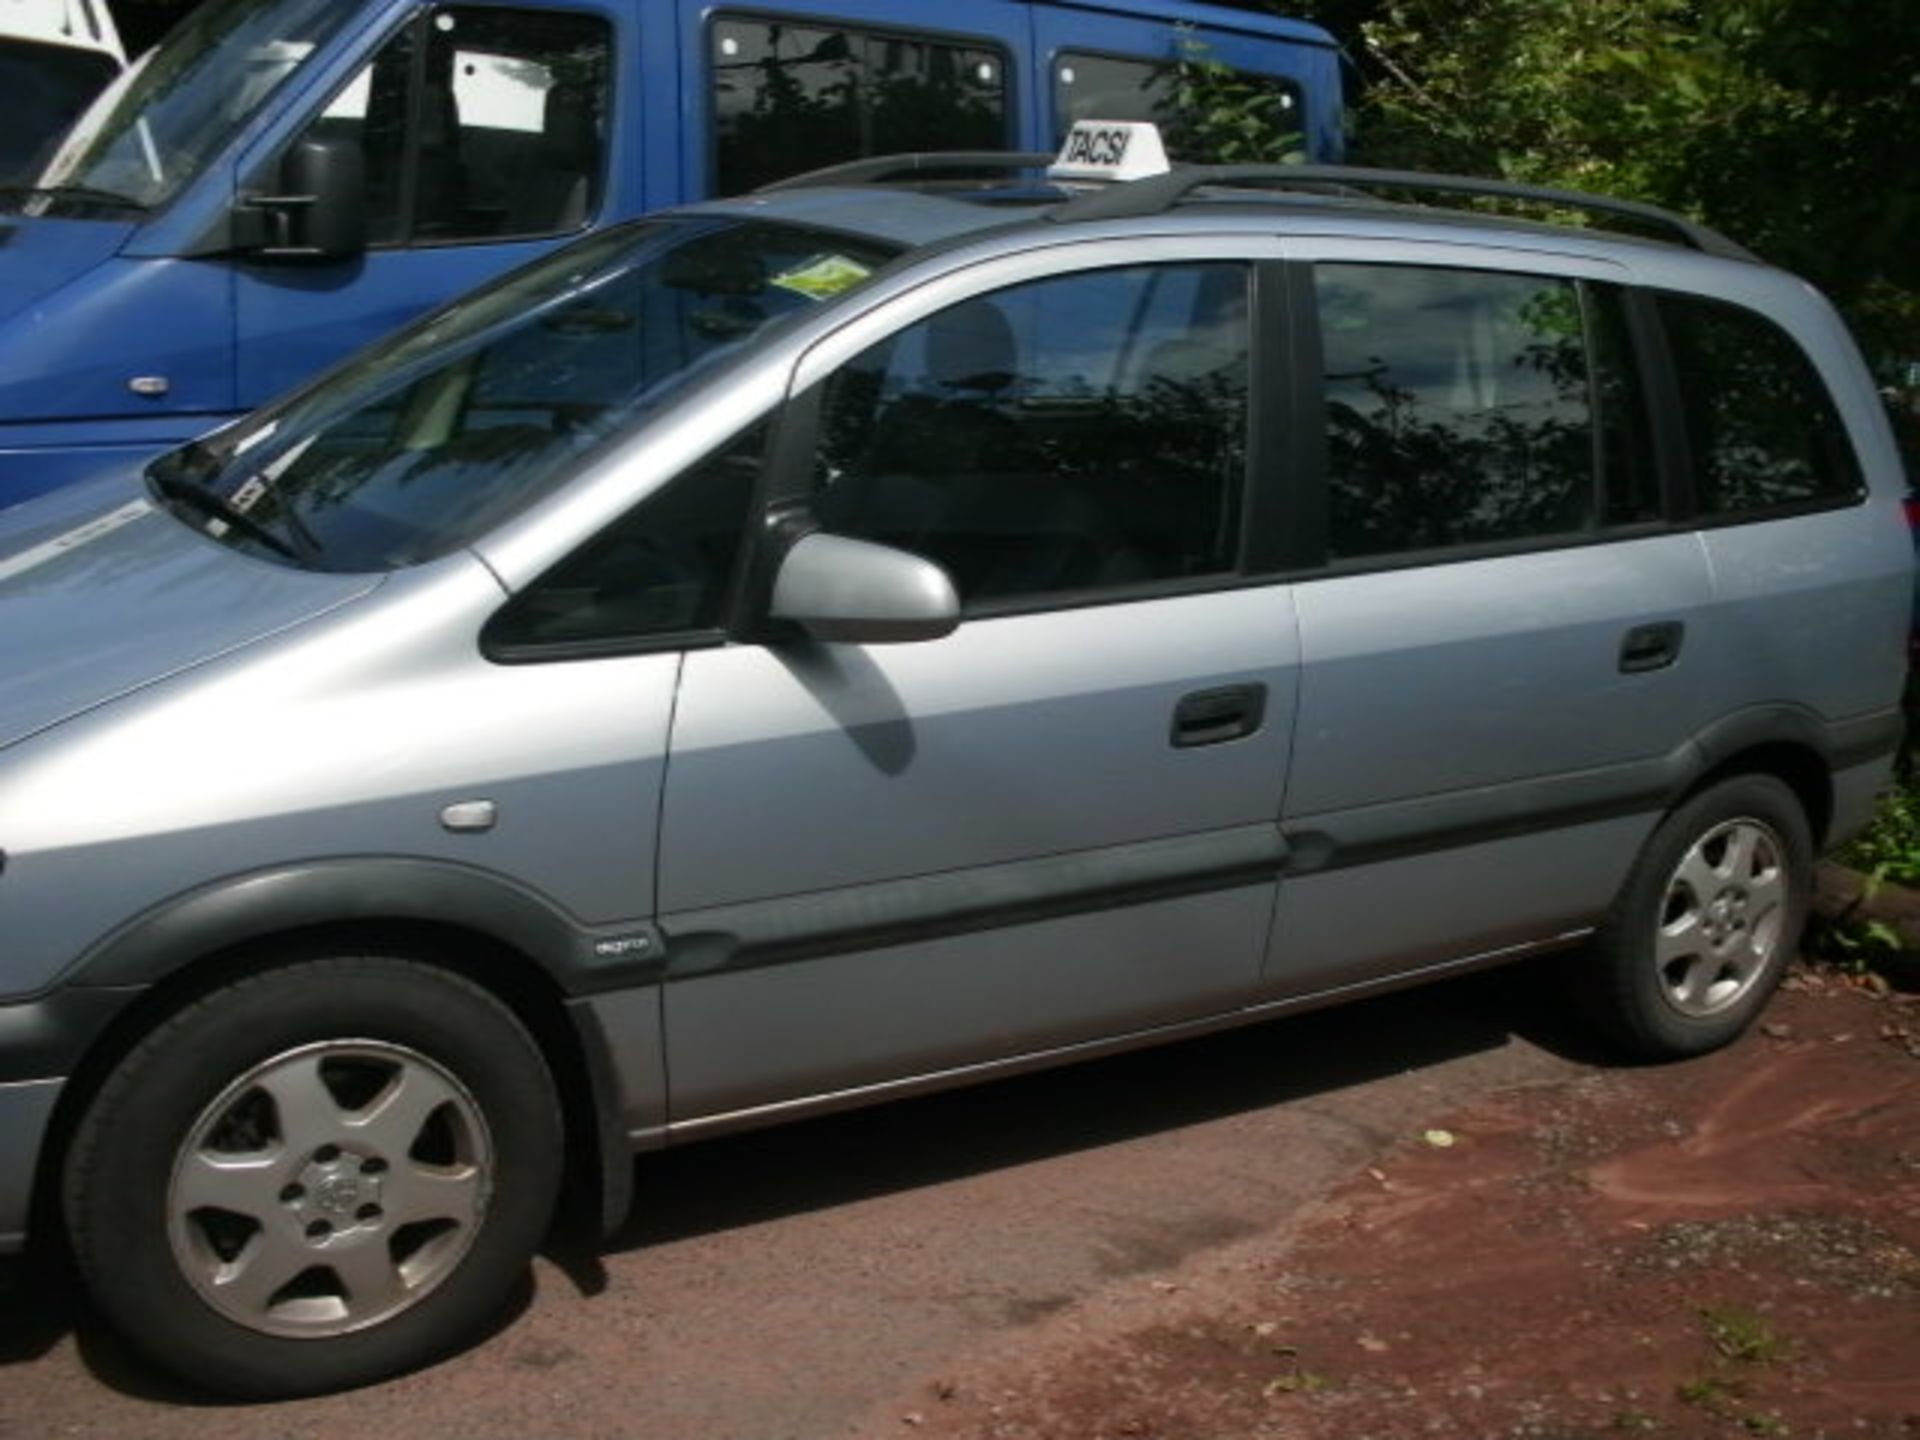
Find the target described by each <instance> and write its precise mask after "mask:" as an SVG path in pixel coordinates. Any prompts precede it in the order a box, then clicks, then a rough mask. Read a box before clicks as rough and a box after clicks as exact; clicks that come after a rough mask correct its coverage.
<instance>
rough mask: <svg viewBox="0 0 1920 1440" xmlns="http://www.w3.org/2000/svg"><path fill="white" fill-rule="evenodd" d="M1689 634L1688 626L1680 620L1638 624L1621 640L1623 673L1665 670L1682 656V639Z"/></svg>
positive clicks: (1621, 670) (1632, 673) (1621, 671)
mask: <svg viewBox="0 0 1920 1440" xmlns="http://www.w3.org/2000/svg"><path fill="white" fill-rule="evenodd" d="M1686 635H1687V627H1686V626H1685V625H1682V624H1681V623H1680V622H1679V621H1678V620H1663V621H1661V622H1660V623H1659V624H1657V625H1636V626H1634V627H1633V629H1631V630H1629V631H1627V634H1626V638H1625V639H1623V640H1622V641H1621V642H1620V673H1621V674H1623V675H1638V674H1640V673H1641V672H1642V671H1645V670H1664V669H1665V668H1666V667H1667V666H1669V665H1671V664H1673V662H1674V661H1676V660H1678V659H1679V658H1680V642H1681V641H1682V640H1684V639H1686Z"/></svg>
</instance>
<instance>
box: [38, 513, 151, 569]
mask: <svg viewBox="0 0 1920 1440" xmlns="http://www.w3.org/2000/svg"><path fill="white" fill-rule="evenodd" d="M152 509H153V506H152V504H151V503H149V502H148V501H145V500H131V501H128V502H127V503H126V504H125V505H122V506H121V507H120V508H119V509H118V510H109V511H108V512H107V513H106V514H105V515H101V516H99V517H98V518H96V519H93V520H89V521H87V523H86V524H84V525H76V526H74V527H73V529H71V530H69V531H67V532H66V533H65V534H62V535H56V536H54V537H53V539H51V540H43V541H42V542H41V543H40V544H38V545H35V546H34V547H33V548H32V549H31V550H22V551H21V552H20V553H19V554H18V555H15V556H14V557H13V558H12V559H9V560H0V581H4V580H11V579H13V578H14V576H16V575H24V574H26V573H27V571H29V570H37V569H39V568H40V567H41V566H42V565H45V564H46V563H47V562H48V561H49V560H57V559H59V557H60V556H62V555H64V554H66V553H67V552H68V551H69V550H77V549H79V548H80V547H81V546H82V545H86V544H90V543H91V542H93V541H95V540H98V539H100V538H101V537H102V536H103V535H111V534H112V533H113V532H114V531H115V530H118V529H119V528H120V527H121V526H122V525H125V524H128V523H129V522H131V521H134V520H138V519H139V518H140V517H141V516H142V515H145V514H147V513H149V512H150V511H151V510H152Z"/></svg>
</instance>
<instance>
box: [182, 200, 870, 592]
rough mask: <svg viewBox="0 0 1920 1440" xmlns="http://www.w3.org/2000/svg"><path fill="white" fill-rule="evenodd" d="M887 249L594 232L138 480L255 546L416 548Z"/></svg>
mask: <svg viewBox="0 0 1920 1440" xmlns="http://www.w3.org/2000/svg"><path fill="white" fill-rule="evenodd" d="M895 253H896V247H893V246H891V245H888V244H884V243H881V242H877V241H872V240H867V239H856V238H851V237H848V236H845V235H840V234H835V233H831V232H827V231H822V230H815V229H810V228H805V227H801V226H794V225H781V224H770V223H765V222H758V221H755V222H744V221H739V220H733V219H717V218H689V219H675V220H657V221H649V222H644V223H641V224H638V225H631V226H625V227H622V228H620V229H617V230H612V231H608V232H607V233H605V234H603V235H599V236H595V237H593V238H591V239H588V240H584V241H582V242H580V243H579V244H578V245H575V246H571V247H569V248H568V249H566V250H563V251H561V252H559V253H558V254H556V255H554V256H550V257H549V258H548V259H546V260H545V261H542V262H540V263H538V264H536V265H533V266H530V267H528V268H527V269H525V270H522V271H519V272H517V273H515V274H514V275H511V276H509V277H508V278H506V279H505V280H502V281H500V282H498V283H497V284H495V285H493V286H490V287H488V288H487V289H485V290H482V291H479V292H477V293H476V294H475V295H473V296H471V297H469V298H468V299H466V300H464V301H461V302H459V303H457V304H455V305H452V306H449V307H448V308H447V309H445V310H442V311H440V312H438V313H436V314H434V315H432V316H429V317H428V318H427V319H425V320H423V321H421V322H420V323H419V324H417V325H415V326H414V327H413V328H412V329H410V330H406V331H402V332H401V333H400V334H399V335H397V336H395V337H393V338H391V339H389V340H387V341H385V342H383V343H381V344H379V345H376V346H374V347H373V348H372V349H370V350H367V351H365V352H363V353H362V354H361V355H360V356H359V357H357V358H356V359H355V360H353V361H351V362H349V363H348V364H347V365H345V366H344V367H342V368H341V369H339V370H336V371H335V372H333V374H332V375H330V376H328V377H327V378H326V379H324V380H322V381H321V382H319V383H318V384H317V385H315V386H313V387H311V388H309V389H307V390H304V391H297V392H295V393H294V394H293V395H292V396H290V397H289V398H288V399H287V400H286V401H284V402H282V404H280V405H279V406H276V407H273V408H270V409H267V410H264V411H261V412H260V413H258V414H257V415H255V416H253V417H252V418H251V419H249V420H247V421H245V422H243V423H242V424H240V425H239V426H237V427H235V428H234V429H232V430H230V431H227V432H225V433H224V434H222V435H220V436H217V437H215V438H214V439H212V440H210V441H208V442H205V443H203V444H199V445H192V446H188V447H187V448H185V449H183V450H179V451H175V452H173V453H172V454H170V455H167V456H164V457H162V458H161V459H160V460H159V461H157V462H155V464H154V465H153V466H151V467H150V468H149V470H148V483H149V485H150V486H151V488H152V489H153V490H154V492H155V493H156V494H157V495H158V496H159V497H160V498H161V500H162V501H163V502H165V503H166V504H167V505H168V506H169V508H171V509H172V511H173V512H174V513H175V514H176V515H178V516H179V517H180V518H181V519H182V520H184V521H186V522H187V523H189V524H193V525H195V526H197V527H199V528H202V529H204V530H205V532H206V533H207V534H210V535H213V536H215V537H216V538H218V539H220V540H222V541H223V542H225V543H227V544H230V545H233V546H235V547H236V548H239V549H243V550H246V551H248V552H249V553H252V554H256V555H259V556H262V557H263V558H274V559H279V560H282V561H285V562H287V563H295V564H299V565H303V566H305V567H307V568H310V569H315V570H328V571H351V572H367V571H383V570H392V569H398V568H401V567H403V566H407V565H414V564H419V563H421V562H422V561H426V560H431V559H433V558H435V557H437V556H440V555H444V554H446V553H448V552H449V551H452V550H455V549H457V548H459V547H461V546H464V545H467V544H469V543H471V542H472V541H473V540H475V539H476V538H478V537H479V536H480V535H482V534H485V533H486V532H487V531H489V530H491V529H493V528H494V527H496V526H498V525H499V524H500V523H501V522H503V521H504V520H506V519H507V518H509V517H511V516H513V515H516V514H518V513H519V512H521V511H522V510H524V509H526V508H527V507H528V506H529V505H531V504H533V503H534V502H535V501H536V500H538V499H540V498H541V497H542V496H544V495H546V494H548V493H550V492H551V491H552V490H553V489H554V487H555V486H557V485H558V484H559V483H561V482H562V481H563V480H565V479H566V478H567V477H568V476H570V475H572V474H573V473H574V472H575V470H576V469H577V468H578V462H579V461H580V460H581V458H582V457H584V456H586V455H588V454H590V453H591V452H593V451H595V450H597V449H598V448H600V447H601V446H602V445H604V444H605V443H606V442H607V441H608V440H609V439H611V438H612V437H614V436H615V435H616V434H619V433H621V432H623V431H624V430H626V429H627V428H630V422H631V421H632V420H634V419H635V417H637V416H639V415H642V414H644V413H647V412H650V411H653V410H656V409H657V408H658V407H660V406H661V405H662V404H663V403H665V402H666V401H668V400H669V399H670V398H671V397H673V396H674V395H676V394H678V393H679V392H681V391H683V390H684V389H685V388H686V387H687V385H688V384H689V383H690V382H691V381H692V380H693V379H694V378H695V377H696V376H699V375H701V374H703V373H705V372H706V371H707V370H709V369H710V368H711V367H712V366H713V365H714V364H715V363H716V362H718V361H719V360H720V359H721V358H723V357H725V356H727V355H730V354H732V353H734V352H737V351H738V350H739V349H740V348H741V347H742V346H743V345H745V344H746V343H747V342H748V341H749V340H751V339H753V338H755V337H757V336H761V335H763V334H764V333H765V332H766V331H767V330H768V328H769V327H770V326H773V325H775V324H777V323H779V322H780V321H782V320H783V319H785V318H787V317H789V316H792V315H794V314H796V313H798V312H803V311H808V310H811V309H812V308H813V307H815V306H817V305H819V304H821V303H823V302H825V301H826V300H828V299H831V298H832V297H834V296H836V295H839V294H842V293H844V292H846V291H848V290H851V289H853V288H854V287H855V286H857V285H859V284H860V283H861V282H863V281H864V280H865V279H866V278H867V277H868V276H869V275H871V274H872V273H873V272H874V270H875V269H877V268H878V267H879V266H881V265H883V264H885V263H886V262H887V261H888V260H889V259H891V258H892V256H893V255H894V254H895Z"/></svg>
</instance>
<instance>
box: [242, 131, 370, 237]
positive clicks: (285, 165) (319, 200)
mask: <svg viewBox="0 0 1920 1440" xmlns="http://www.w3.org/2000/svg"><path fill="white" fill-rule="evenodd" d="M241 205H242V207H243V208H244V210H246V211H251V212H252V214H253V216H254V217H255V219H256V224H254V225H251V226H248V227H246V228H247V229H248V230H251V231H252V232H253V233H252V234H251V235H250V236H249V237H248V238H249V239H250V240H251V241H252V243H251V244H250V245H248V246H247V248H248V249H250V250H252V252H253V253H254V254H255V255H257V256H259V257H261V258H263V259H271V260H347V259H351V258H352V257H353V256H355V255H358V254H361V253H362V252H363V251H365V250H366V248H367V163H366V156H365V154H364V153H363V152H362V150H361V148H360V142H359V141H357V140H348V139H344V138H340V137H328V138H324V139H322V138H316V137H308V138H307V139H304V140H301V141H299V142H298V143H296V144H295V145H294V147H293V149H291V150H289V151H288V152H287V154H286V158H285V159H284V160H282V162H281V165H280V193H279V194H277V195H250V196H247V197H245V198H244V199H242V201H241Z"/></svg>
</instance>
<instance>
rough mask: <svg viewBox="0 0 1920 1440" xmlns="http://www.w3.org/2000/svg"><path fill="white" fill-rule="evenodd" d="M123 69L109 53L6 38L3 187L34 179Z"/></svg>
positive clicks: (1, 80) (2, 46)
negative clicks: (40, 163) (36, 168)
mask: <svg viewBox="0 0 1920 1440" xmlns="http://www.w3.org/2000/svg"><path fill="white" fill-rule="evenodd" d="M119 70H120V66H119V63H118V62H117V61H116V60H115V59H114V58H113V57H112V56H111V55H108V54H106V53H104V52H103V51H99V50H76V49H74V48H72V47H71V46H66V45H40V44H36V43H34V42H33V41H30V40H6V39H0V95H5V96H6V97H7V100H6V111H7V123H6V124H5V125H0V185H12V184H21V183H24V182H25V181H27V180H28V179H30V178H32V177H31V175H30V173H29V171H30V168H31V167H32V166H33V164H34V162H35V161H36V160H38V159H39V158H40V156H41V155H42V154H43V153H44V152H45V151H46V150H47V149H48V148H49V147H50V146H51V145H52V144H53V142H54V141H56V140H58V139H59V137H60V136H61V134H63V133H64V132H65V130H66V128H67V127H68V126H69V125H71V124H73V122H74V118H75V117H76V116H77V115H79V114H80V112H81V111H82V110H85V109H86V108H87V102H89V101H90V100H92V99H93V97H94V96H95V95H98V94H99V93H100V91H101V90H102V89H104V88H105V87H106V84H107V82H108V81H110V80H112V79H113V77H114V76H115V75H116V74H118V73H119Z"/></svg>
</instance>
